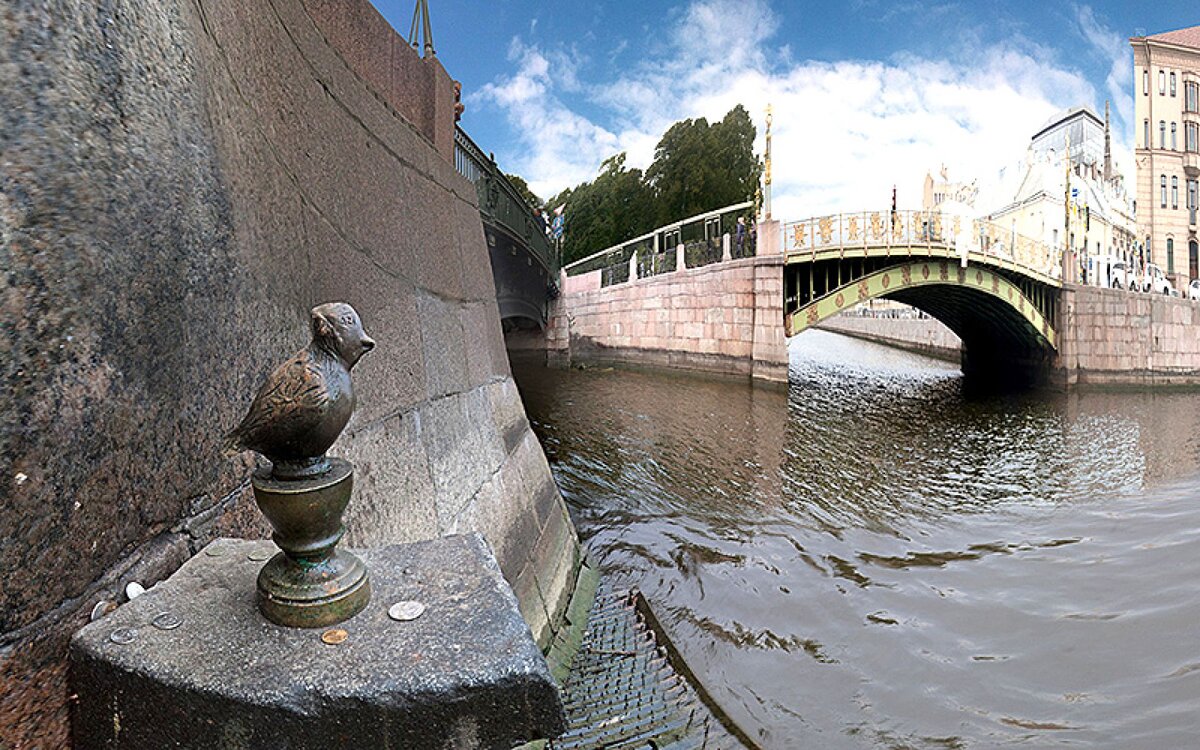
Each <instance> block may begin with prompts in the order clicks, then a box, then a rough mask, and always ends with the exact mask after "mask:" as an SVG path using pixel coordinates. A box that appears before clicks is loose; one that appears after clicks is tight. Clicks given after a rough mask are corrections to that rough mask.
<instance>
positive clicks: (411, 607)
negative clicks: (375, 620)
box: [388, 600, 425, 622]
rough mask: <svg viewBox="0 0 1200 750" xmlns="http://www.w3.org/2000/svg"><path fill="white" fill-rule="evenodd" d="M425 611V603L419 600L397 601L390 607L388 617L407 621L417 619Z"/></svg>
mask: <svg viewBox="0 0 1200 750" xmlns="http://www.w3.org/2000/svg"><path fill="white" fill-rule="evenodd" d="M424 612H425V605H424V604H422V603H421V602H417V601H412V600H408V601H403V602H396V603H395V604H393V605H392V606H390V607H388V617H390V618H392V619H393V620H399V621H401V622H405V621H407V620H415V619H417V618H418V617H420V616H421V615H422V614H423V613H424Z"/></svg>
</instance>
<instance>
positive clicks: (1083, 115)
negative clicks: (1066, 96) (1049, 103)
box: [1030, 107, 1104, 141]
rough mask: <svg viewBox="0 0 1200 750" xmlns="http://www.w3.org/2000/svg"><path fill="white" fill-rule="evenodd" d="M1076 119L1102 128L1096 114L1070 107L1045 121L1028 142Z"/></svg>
mask: <svg viewBox="0 0 1200 750" xmlns="http://www.w3.org/2000/svg"><path fill="white" fill-rule="evenodd" d="M1076 119H1086V120H1091V121H1092V122H1094V123H1095V124H1096V125H1099V126H1101V127H1103V126H1104V121H1103V120H1101V119H1100V118H1099V117H1098V116H1097V115H1096V113H1095V112H1093V111H1092V110H1091V108H1090V107H1072V108H1071V109H1068V110H1066V111H1064V112H1059V113H1058V114H1056V115H1054V116H1053V117H1051V118H1050V119H1049V120H1047V121H1046V124H1045V125H1043V126H1042V127H1041V128H1039V129H1038V131H1037V132H1036V133H1034V134H1033V138H1031V139H1030V140H1033V141H1036V140H1037V139H1038V138H1041V137H1042V136H1043V135H1045V134H1046V133H1047V132H1049V131H1051V130H1053V129H1054V128H1057V127H1058V126H1059V125H1062V124H1063V123H1064V122H1069V121H1070V120H1076Z"/></svg>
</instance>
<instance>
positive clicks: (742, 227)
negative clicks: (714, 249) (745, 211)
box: [734, 216, 746, 258]
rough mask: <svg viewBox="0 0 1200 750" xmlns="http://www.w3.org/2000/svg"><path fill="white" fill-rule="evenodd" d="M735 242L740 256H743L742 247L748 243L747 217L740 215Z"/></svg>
mask: <svg viewBox="0 0 1200 750" xmlns="http://www.w3.org/2000/svg"><path fill="white" fill-rule="evenodd" d="M734 238H735V240H734V244H735V245H736V246H737V254H738V257H739V258H740V257H742V248H743V247H745V245H746V217H745V216H739V217H738V221H737V230H736V232H735V233H734Z"/></svg>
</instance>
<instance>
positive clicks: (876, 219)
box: [871, 211, 883, 240]
mask: <svg viewBox="0 0 1200 750" xmlns="http://www.w3.org/2000/svg"><path fill="white" fill-rule="evenodd" d="M871 238H872V239H876V240H881V239H883V217H882V216H880V215H879V212H878V211H876V212H875V213H873V214H871Z"/></svg>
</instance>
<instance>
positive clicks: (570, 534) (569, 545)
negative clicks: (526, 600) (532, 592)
mask: <svg viewBox="0 0 1200 750" xmlns="http://www.w3.org/2000/svg"><path fill="white" fill-rule="evenodd" d="M575 539H576V536H575V527H574V526H573V525H572V524H571V519H570V517H568V516H567V512H566V509H565V508H561V507H560V508H558V510H557V512H554V513H551V514H550V517H549V519H548V520H547V522H546V525H545V526H544V527H542V534H541V537H540V538H539V539H538V543H537V546H536V547H534V550H533V555H532V557H531V558H530V561H531V562H532V563H533V565H534V569H535V570H537V572H538V574H537V583H538V591H540V592H541V595H542V602H543V603H544V604H545V605H546V611H547V612H548V613H549V612H563V611H565V610H566V606H567V602H568V600H569V599H570V598H571V590H572V589H573V588H574V582H575V573H576V572H577V571H578V569H579V545H578V544H577V543H576V541H575ZM552 625H553V623H552Z"/></svg>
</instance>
